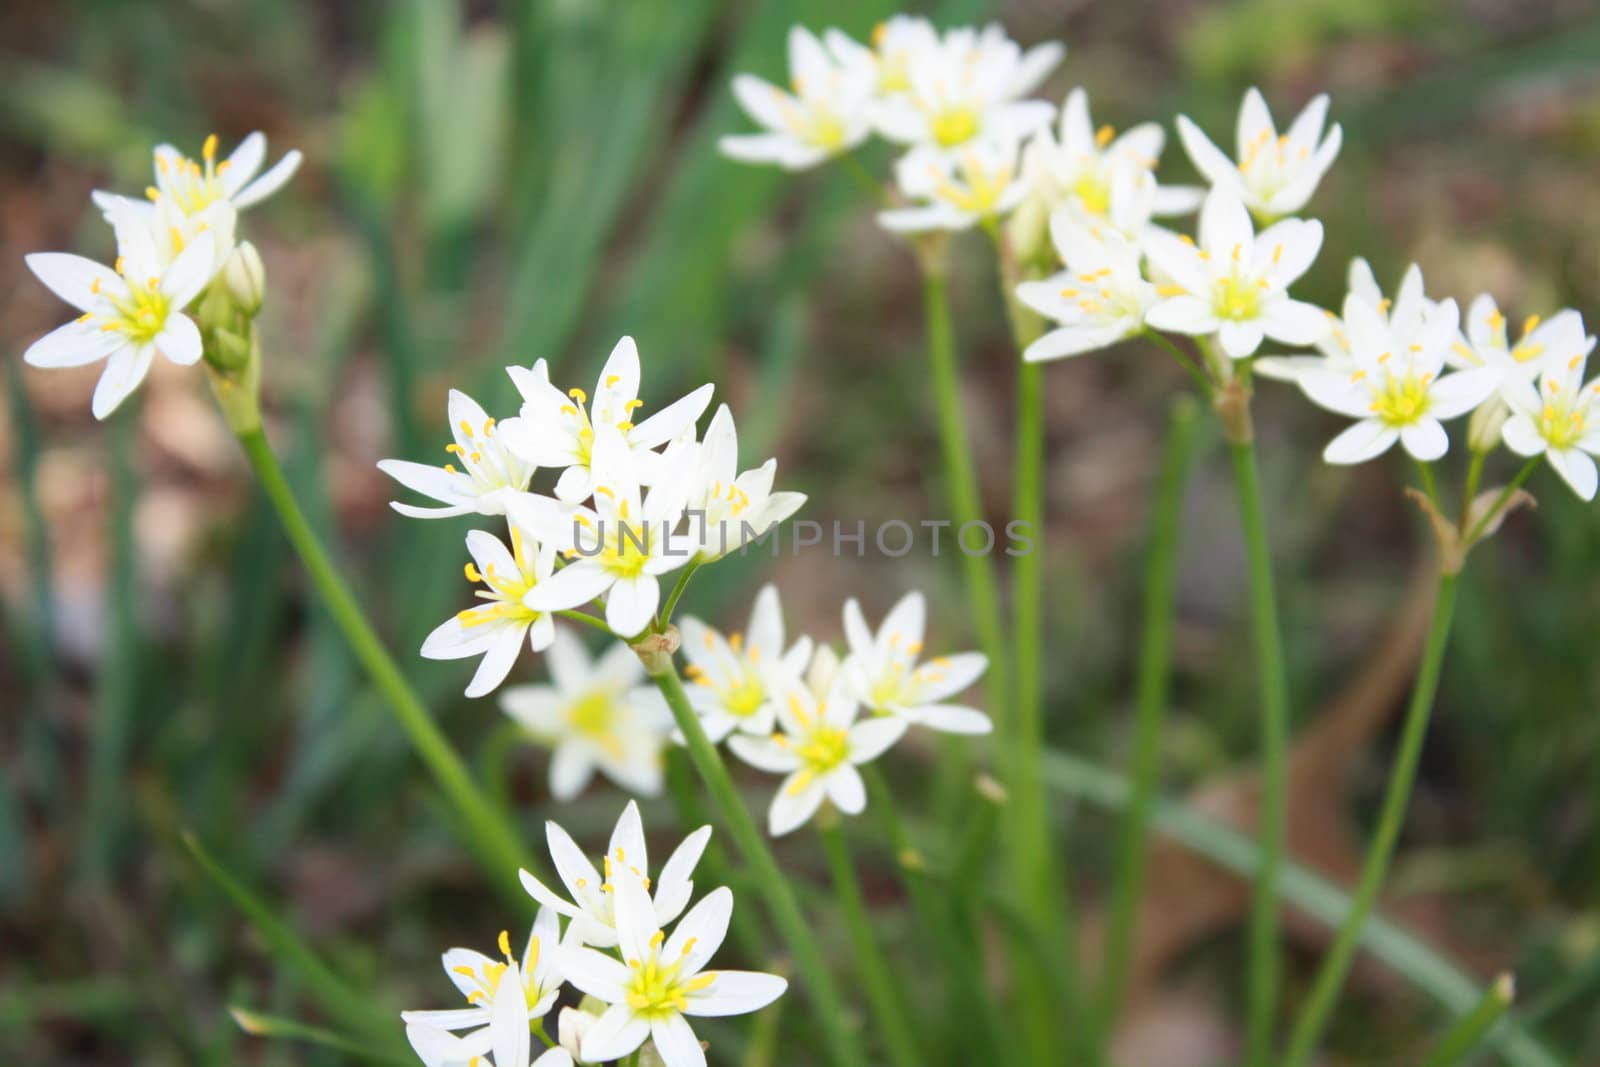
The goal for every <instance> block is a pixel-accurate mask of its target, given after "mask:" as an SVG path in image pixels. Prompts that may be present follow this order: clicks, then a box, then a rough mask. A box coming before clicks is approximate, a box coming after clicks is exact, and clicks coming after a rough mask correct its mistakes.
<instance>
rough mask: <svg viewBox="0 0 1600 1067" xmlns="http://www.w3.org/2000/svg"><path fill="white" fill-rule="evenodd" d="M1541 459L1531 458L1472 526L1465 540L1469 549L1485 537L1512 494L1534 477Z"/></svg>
mask: <svg viewBox="0 0 1600 1067" xmlns="http://www.w3.org/2000/svg"><path fill="white" fill-rule="evenodd" d="M1539 459H1540V457H1539V456H1532V457H1530V458H1529V459H1528V461H1527V462H1526V463H1524V464H1523V465H1522V469H1521V470H1519V471H1517V476H1516V477H1515V478H1512V479H1511V481H1509V482H1507V483H1506V485H1505V488H1503V489H1501V490H1500V495H1499V496H1497V497H1495V498H1494V503H1493V504H1492V505H1491V506H1490V507H1489V510H1488V511H1485V512H1484V513H1483V515H1482V516H1481V517H1480V518H1479V519H1478V521H1477V522H1475V523H1473V524H1472V529H1471V530H1470V531H1468V533H1467V536H1466V539H1465V544H1466V545H1467V547H1468V548H1470V547H1472V545H1473V544H1474V543H1475V542H1476V541H1477V540H1478V538H1480V537H1482V536H1483V531H1484V530H1486V529H1488V527H1489V524H1490V523H1491V522H1493V521H1494V518H1495V516H1496V515H1498V514H1500V510H1501V509H1502V508H1504V507H1505V506H1506V504H1507V503H1508V502H1509V501H1510V500H1511V494H1513V493H1515V492H1516V491H1517V490H1518V489H1521V488H1522V483H1523V482H1526V481H1527V480H1528V479H1529V478H1530V477H1532V476H1533V472H1534V470H1535V469H1536V468H1537V467H1538V466H1539Z"/></svg>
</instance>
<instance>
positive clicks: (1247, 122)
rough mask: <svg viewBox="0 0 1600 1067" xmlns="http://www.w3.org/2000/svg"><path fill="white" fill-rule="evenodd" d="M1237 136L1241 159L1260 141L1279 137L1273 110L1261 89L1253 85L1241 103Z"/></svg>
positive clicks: (1273, 139)
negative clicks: (1273, 119)
mask: <svg viewBox="0 0 1600 1067" xmlns="http://www.w3.org/2000/svg"><path fill="white" fill-rule="evenodd" d="M1235 137H1236V139H1237V142H1238V151H1239V158H1240V159H1243V158H1245V156H1246V155H1247V154H1248V153H1249V152H1250V148H1251V146H1253V145H1255V144H1256V143H1257V142H1258V141H1260V140H1263V139H1264V140H1268V141H1275V140H1277V138H1278V129H1277V126H1276V125H1274V123H1273V121H1272V112H1271V111H1270V110H1268V108H1267V102H1266V100H1265V99H1264V98H1263V97H1262V96H1261V90H1260V89H1257V88H1256V87H1255V86H1253V85H1252V86H1251V87H1250V88H1249V89H1248V90H1246V92H1245V94H1244V101H1243V102H1242V103H1241V104H1240V105H1239V125H1238V128H1237V129H1236V131H1235Z"/></svg>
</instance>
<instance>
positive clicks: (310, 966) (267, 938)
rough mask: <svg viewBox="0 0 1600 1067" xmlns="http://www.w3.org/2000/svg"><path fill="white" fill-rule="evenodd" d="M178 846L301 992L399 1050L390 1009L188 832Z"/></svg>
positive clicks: (401, 1046) (383, 1044) (382, 1044)
mask: <svg viewBox="0 0 1600 1067" xmlns="http://www.w3.org/2000/svg"><path fill="white" fill-rule="evenodd" d="M183 844H184V847H185V848H186V849H188V851H189V855H191V856H192V857H194V860H195V862H196V863H197V864H199V865H200V869H201V870H202V871H204V872H205V874H206V876H207V877H209V878H210V879H211V881H212V883H213V884H215V885H216V887H217V888H218V889H220V890H221V891H222V893H223V894H224V895H225V896H226V897H227V898H228V899H229V900H230V901H231V902H232V903H233V905H234V907H236V908H238V909H239V911H240V912H241V913H242V914H243V915H244V917H245V918H246V919H248V920H249V922H250V924H251V926H253V927H254V928H255V930H256V932H257V933H258V934H259V935H260V936H261V939H262V940H263V941H264V942H266V945H267V949H268V951H269V952H270V953H271V955H272V957H273V959H275V960H276V961H277V962H278V963H279V964H280V965H282V966H284V967H287V968H290V969H291V970H293V971H294V973H295V974H296V975H298V976H299V978H300V980H301V981H303V982H304V983H305V986H306V990H307V991H308V992H309V993H310V994H311V995H312V997H313V998H314V999H315V1000H316V1002H317V1004H318V1005H319V1006H320V1007H321V1008H322V1009H323V1010H325V1011H326V1012H327V1013H328V1014H329V1015H330V1016H332V1017H333V1018H335V1019H338V1020H340V1021H341V1022H342V1023H343V1024H344V1025H346V1026H349V1027H350V1028H351V1029H352V1030H355V1031H358V1032H360V1033H362V1034H367V1035H370V1036H371V1037H372V1038H373V1039H374V1040H375V1041H377V1042H378V1043H379V1047H388V1048H392V1049H393V1050H394V1051H395V1052H396V1054H404V1052H405V1044H404V1042H403V1041H402V1040H401V1038H400V1031H399V1028H398V1026H397V1025H396V1024H395V1018H396V1016H395V1013H393V1012H391V1011H389V1010H387V1009H386V1008H384V1007H383V1005H382V1004H380V1003H379V1002H378V1001H377V1000H376V999H375V998H374V997H373V996H372V995H371V994H370V993H368V992H365V991H363V990H360V989H357V988H356V987H354V986H352V985H350V984H349V983H347V982H346V981H345V980H344V979H343V978H341V977H339V975H337V974H335V973H334V971H333V970H332V969H331V968H329V967H328V965H327V964H325V963H323V962H322V960H321V959H320V958H318V956H317V955H316V953H315V952H313V951H312V950H311V948H310V946H308V945H307V944H306V943H305V942H304V941H303V940H301V938H300V935H299V934H297V933H296V932H295V931H294V929H293V927H291V926H290V925H289V924H288V923H287V922H286V921H284V920H283V919H282V918H280V917H279V916H278V915H277V914H276V913H275V912H274V911H273V910H272V908H271V907H270V906H269V905H268V904H267V903H266V902H265V901H263V900H262V899H261V898H260V897H258V896H257V895H256V894H255V893H253V892H252V891H251V890H250V889H248V888H247V887H246V886H245V885H244V884H243V883H242V882H240V881H239V880H238V879H236V878H235V877H234V876H233V875H232V874H230V873H229V872H228V870H227V869H226V868H225V867H223V866H222V864H220V863H219V862H218V861H217V860H216V858H215V857H213V856H212V855H211V853H210V852H209V851H208V850H207V849H206V848H205V846H204V845H202V844H201V843H200V841H199V839H198V838H196V837H195V836H194V835H193V834H189V833H185V834H183Z"/></svg>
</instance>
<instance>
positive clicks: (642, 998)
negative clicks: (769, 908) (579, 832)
mask: <svg viewBox="0 0 1600 1067" xmlns="http://www.w3.org/2000/svg"><path fill="white" fill-rule="evenodd" d="M545 829H546V835H547V837H548V840H549V845H550V858H551V860H552V861H553V862H554V864H555V868H556V871H557V873H558V874H559V875H560V878H561V881H562V884H563V885H564V886H565V887H566V890H567V892H568V893H569V894H570V896H571V899H567V898H565V897H562V896H560V895H559V894H558V893H556V892H555V891H553V890H551V889H550V888H549V887H547V886H546V885H545V884H544V883H543V882H541V881H539V879H538V878H536V877H534V876H533V875H532V874H530V873H529V872H527V871H523V872H522V883H523V886H524V888H526V889H527V891H528V893H529V894H530V895H531V896H532V897H533V898H534V900H536V901H537V902H538V903H539V911H538V916H537V917H536V918H535V919H534V922H533V929H532V931H531V932H530V933H529V935H528V939H527V942H526V943H525V944H524V946H523V948H522V951H521V952H520V953H514V952H513V951H512V947H513V946H512V943H511V938H510V934H509V932H507V931H501V933H500V938H499V945H498V948H499V952H500V956H499V958H492V957H489V956H485V955H483V954H482V953H479V952H475V951H473V950H471V949H465V948H453V949H451V950H449V951H448V952H446V953H445V954H444V956H443V959H442V961H441V962H442V963H443V965H444V970H445V974H446V976H447V977H449V979H450V981H451V983H452V984H453V985H454V986H455V987H456V989H458V990H459V991H460V992H461V994H462V996H464V997H465V998H466V1000H467V1006H466V1007H465V1008H457V1009H449V1010H443V1011H408V1012H405V1013H403V1015H402V1016H401V1018H402V1019H403V1020H404V1022H405V1024H406V1036H407V1037H408V1038H409V1039H410V1041H411V1047H412V1048H413V1049H415V1050H416V1052H417V1054H418V1056H420V1057H421V1059H422V1062H423V1063H424V1064H426V1065H427V1067H465V1065H467V1064H473V1063H479V1062H481V1060H480V1059H479V1057H484V1056H488V1057H490V1058H491V1059H492V1062H493V1063H494V1067H528V1064H529V1057H530V1055H531V1054H532V1045H533V1038H534V1036H535V1035H537V1037H538V1038H539V1039H540V1040H541V1041H543V1042H544V1043H545V1044H546V1046H548V1050H547V1051H544V1052H543V1053H542V1054H541V1055H540V1056H539V1057H538V1059H536V1060H534V1061H533V1062H534V1063H537V1064H540V1065H541V1067H570V1065H571V1064H572V1063H573V1062H574V1061H576V1062H578V1063H606V1062H614V1061H620V1060H622V1059H623V1058H625V1057H627V1056H629V1055H631V1054H632V1053H633V1052H634V1051H635V1050H636V1049H638V1048H639V1047H640V1046H641V1045H643V1044H644V1043H645V1042H646V1041H649V1042H651V1043H652V1045H653V1047H654V1049H655V1052H656V1054H657V1055H658V1056H659V1057H660V1059H661V1062H662V1063H664V1064H666V1067H704V1064H705V1062H706V1057H705V1052H704V1050H703V1049H702V1048H701V1046H700V1040H699V1038H698V1037H696V1036H695V1032H694V1029H693V1027H692V1026H691V1025H690V1023H689V1019H690V1018H693V1017H696V1016H727V1015H744V1014H747V1013H749V1012H753V1011H758V1010H760V1009H761V1008H763V1007H765V1006H767V1005H768V1004H770V1003H772V1002H773V1001H774V1000H776V999H777V998H778V997H780V996H782V995H783V992H784V990H785V989H786V988H787V987H788V983H787V982H786V981H785V980H784V979H782V978H780V977H778V976H777V975H772V974H762V973H759V972H753V971H722V970H707V969H706V965H707V964H708V963H709V962H710V961H711V957H712V956H714V955H715V954H716V951H717V949H718V948H719V947H720V946H721V944H722V941H723V938H724V937H725V936H726V935H727V932H728V923H729V921H730V920H731V918H732V916H733V893H732V892H731V891H730V890H729V889H727V888H726V887H723V888H719V889H714V890H712V891H711V892H710V893H707V894H706V895H705V896H704V897H702V898H701V899H700V901H699V902H698V903H696V904H695V905H694V906H693V907H690V906H689V901H690V898H691V897H692V896H693V893H694V882H693V880H692V876H693V874H694V869H695V866H696V865H697V864H698V863H699V862H700V855H701V853H702V852H704V851H705V847H706V842H707V841H708V840H709V839H710V837H711V827H709V826H703V827H701V828H700V829H699V830H696V831H695V832H694V833H692V834H690V835H689V837H688V838H686V839H685V840H684V841H683V842H682V844H680V845H679V846H678V847H677V849H675V850H674V851H673V853H672V855H670V856H669V857H667V861H666V863H664V864H662V866H661V868H660V869H659V871H658V873H657V876H656V878H655V879H654V880H653V881H652V879H651V876H650V873H649V872H650V866H649V854H648V851H647V848H646V844H645V836H644V826H643V823H642V822H641V820H640V818H639V808H638V806H637V805H636V804H634V803H633V802H631V801H630V802H629V803H628V806H627V807H626V808H624V809H623V811H622V815H621V816H620V817H619V818H618V819H617V824H616V827H615V828H614V829H613V830H612V832H611V839H610V842H609V844H608V845H607V847H606V853H605V856H604V857H602V859H601V865H600V869H598V870H597V869H596V868H595V866H594V864H593V863H591V862H590V861H589V859H588V857H586V856H585V855H584V854H583V851H582V850H581V849H580V848H579V847H578V845H577V843H576V842H575V841H573V839H572V838H571V837H570V836H569V835H568V834H567V832H566V831H565V830H563V829H562V828H561V827H560V826H557V825H556V824H555V823H553V822H552V823H548V824H547V825H546V828H545ZM680 916H681V918H680ZM563 921H564V922H565V930H564V931H563V929H562V924H563ZM674 924H675V925H674ZM668 926H671V927H672V932H671V934H670V935H669V934H667V933H666V931H665V929H664V928H665V927H668ZM563 985H571V986H572V987H573V988H575V989H577V990H578V991H579V992H581V993H582V994H584V995H585V1000H584V1002H583V1006H582V1007H578V1008H564V1009H562V1011H561V1013H560V1015H559V1017H558V1036H559V1046H557V1045H556V1043H555V1042H553V1041H551V1039H550V1037H549V1034H548V1033H547V1031H546V1029H545V1027H544V1023H543V1020H544V1017H545V1016H546V1015H547V1014H549V1012H550V1010H551V1009H552V1008H553V1007H554V1006H555V1003H556V999H557V997H558V996H559V994H560V992H561V988H562V986H563ZM591 1005H592V1006H593V1008H594V1009H595V1010H592V1011H591V1010H588V1009H589V1007H590V1006H591Z"/></svg>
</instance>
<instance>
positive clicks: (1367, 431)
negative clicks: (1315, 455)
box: [1322, 419, 1400, 465]
mask: <svg viewBox="0 0 1600 1067" xmlns="http://www.w3.org/2000/svg"><path fill="white" fill-rule="evenodd" d="M1399 439H1400V431H1399V430H1396V429H1394V428H1393V427H1390V426H1386V425H1384V424H1383V423H1382V422H1381V421H1379V420H1378V419H1362V420H1361V421H1360V422H1358V423H1356V424H1355V425H1354V426H1352V427H1350V428H1349V429H1348V430H1346V431H1344V433H1342V434H1340V435H1339V436H1338V437H1335V438H1334V439H1333V440H1332V441H1330V442H1328V447H1327V448H1325V449H1323V451H1322V458H1323V460H1324V461H1325V462H1328V463H1336V464H1340V465H1344V464H1350V463H1364V462H1366V461H1367V460H1369V459H1371V458H1373V457H1374V456H1378V455H1382V454H1383V453H1384V452H1387V451H1388V450H1389V446H1390V445H1393V444H1394V443H1395V442H1396V441H1397V440H1399Z"/></svg>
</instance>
